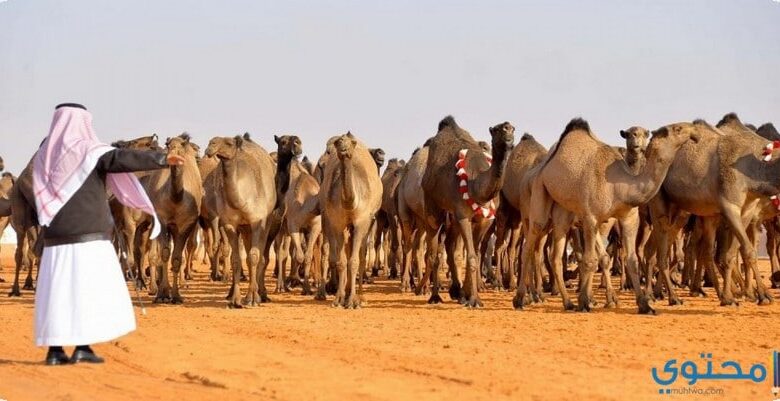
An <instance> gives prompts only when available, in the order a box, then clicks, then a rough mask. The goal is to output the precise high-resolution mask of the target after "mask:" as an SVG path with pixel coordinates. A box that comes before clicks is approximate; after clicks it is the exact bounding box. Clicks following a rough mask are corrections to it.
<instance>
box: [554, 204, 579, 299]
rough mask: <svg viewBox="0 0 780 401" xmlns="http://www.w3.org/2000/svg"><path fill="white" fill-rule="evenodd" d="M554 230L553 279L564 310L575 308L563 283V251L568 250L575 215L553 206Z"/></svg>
mask: <svg viewBox="0 0 780 401" xmlns="http://www.w3.org/2000/svg"><path fill="white" fill-rule="evenodd" d="M552 219H553V231H552V257H551V259H552V264H553V269H552V273H553V279H554V280H555V285H556V286H557V287H558V291H559V292H560V294H561V298H562V299H563V309H564V310H574V303H573V302H572V301H571V297H570V296H569V292H568V291H567V290H566V285H565V284H564V283H563V253H564V251H565V250H566V237H567V234H568V233H569V227H571V223H572V220H573V216H572V215H571V214H570V213H568V212H566V211H565V210H564V209H562V208H559V207H556V208H553V215H552Z"/></svg>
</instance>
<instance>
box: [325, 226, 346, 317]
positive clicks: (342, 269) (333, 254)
mask: <svg viewBox="0 0 780 401" xmlns="http://www.w3.org/2000/svg"><path fill="white" fill-rule="evenodd" d="M333 231H335V232H334V234H336V235H332V236H329V239H330V241H329V242H330V251H329V252H330V264H331V266H334V267H335V270H336V273H337V274H338V277H337V278H338V287H337V289H336V297H335V299H334V300H333V307H341V306H344V305H345V303H346V300H347V257H346V254H345V252H344V242H345V238H344V234H343V231H344V229H340V230H338V229H334V230H333Z"/></svg>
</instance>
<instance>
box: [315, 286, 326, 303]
mask: <svg viewBox="0 0 780 401" xmlns="http://www.w3.org/2000/svg"><path fill="white" fill-rule="evenodd" d="M326 299H327V297H326V295H325V289H324V288H322V286H320V287H318V288H317V294H316V295H314V300H315V301H325V300H326Z"/></svg>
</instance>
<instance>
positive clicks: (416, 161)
mask: <svg viewBox="0 0 780 401" xmlns="http://www.w3.org/2000/svg"><path fill="white" fill-rule="evenodd" d="M428 150H429V148H428V146H427V145H426V146H423V147H422V148H419V149H417V150H416V151H415V152H414V154H412V157H411V158H410V159H409V162H408V163H406V165H405V166H404V167H403V168H402V169H401V177H400V180H399V183H398V186H397V194H396V203H397V209H398V220H399V225H400V226H401V246H402V247H403V253H404V254H403V266H402V269H401V280H402V282H401V290H402V291H403V290H404V289H405V288H404V287H407V288H409V287H408V286H409V285H410V284H411V275H412V252H414V253H415V255H416V261H417V280H416V283H415V286H414V291H415V294H417V295H422V294H424V293H425V292H426V289H427V287H426V283H427V280H425V279H424V278H423V273H425V274H426V276H427V275H429V274H433V270H432V269H433V266H426V257H425V252H426V249H425V243H426V242H425V241H426V239H425V233H426V230H425V225H426V223H425V198H424V197H423V196H420V189H421V188H422V179H423V175H425V167H426V166H427V165H428Z"/></svg>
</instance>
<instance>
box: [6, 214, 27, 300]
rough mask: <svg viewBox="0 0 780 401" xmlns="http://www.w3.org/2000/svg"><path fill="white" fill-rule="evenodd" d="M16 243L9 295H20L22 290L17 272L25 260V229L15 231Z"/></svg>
mask: <svg viewBox="0 0 780 401" xmlns="http://www.w3.org/2000/svg"><path fill="white" fill-rule="evenodd" d="M16 244H17V245H16V252H14V261H15V262H16V270H14V284H13V286H12V287H11V292H9V293H8V296H9V297H21V296H22V292H21V291H20V290H19V272H20V271H21V270H22V267H23V264H24V262H25V257H24V253H25V251H26V249H27V233H26V231H25V230H22V229H20V230H18V231H17V232H16Z"/></svg>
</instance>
